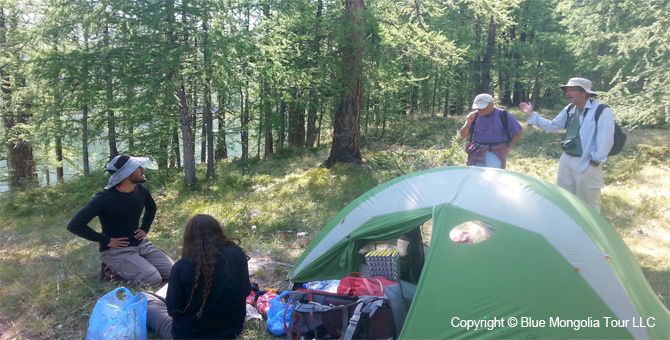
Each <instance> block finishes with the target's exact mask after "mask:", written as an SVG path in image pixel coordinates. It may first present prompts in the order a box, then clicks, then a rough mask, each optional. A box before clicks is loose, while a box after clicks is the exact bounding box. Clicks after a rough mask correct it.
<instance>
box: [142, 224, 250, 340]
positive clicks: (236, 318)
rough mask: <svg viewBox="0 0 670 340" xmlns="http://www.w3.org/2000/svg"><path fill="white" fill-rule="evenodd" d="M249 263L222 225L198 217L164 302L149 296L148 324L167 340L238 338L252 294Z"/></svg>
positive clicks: (187, 233) (186, 236)
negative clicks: (249, 297) (250, 294)
mask: <svg viewBox="0 0 670 340" xmlns="http://www.w3.org/2000/svg"><path fill="white" fill-rule="evenodd" d="M248 260H249V257H248V256H247V255H246V254H245V253H244V250H242V248H240V246H239V240H232V239H229V238H228V237H226V235H225V234H224V232H223V228H222V227H221V224H220V223H219V221H217V220H216V219H215V218H214V217H212V216H209V215H195V216H193V217H192V218H191V219H190V220H189V221H188V223H187V224H186V229H185V230H184V246H183V249H182V258H181V259H180V260H179V261H177V262H176V263H175V264H174V267H172V274H171V275H170V280H169V281H168V287H167V294H166V297H165V300H163V299H161V298H160V297H158V296H157V295H155V294H151V293H149V294H145V295H146V296H147V300H148V307H149V308H148V312H147V325H148V326H149V327H150V328H151V329H153V330H154V331H156V332H157V333H158V335H160V337H161V338H162V339H235V338H236V337H237V336H238V335H239V334H240V333H241V332H242V325H243V324H244V317H245V316H246V297H247V296H248V295H249V293H250V292H251V284H250V282H249V269H248V267H247V261H248Z"/></svg>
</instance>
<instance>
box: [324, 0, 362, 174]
mask: <svg viewBox="0 0 670 340" xmlns="http://www.w3.org/2000/svg"><path fill="white" fill-rule="evenodd" d="M364 8H365V4H364V3H363V0H346V2H345V18H346V22H347V24H348V25H347V27H349V28H351V31H350V32H348V33H349V34H348V42H347V44H346V46H345V47H344V48H343V51H344V53H345V57H344V65H343V70H342V75H343V77H344V79H343V90H344V92H343V94H342V97H341V99H340V102H339V106H338V110H337V112H336V113H335V123H334V131H333V146H332V149H331V150H330V157H328V160H326V162H325V164H324V165H325V166H326V167H328V168H330V167H332V166H333V165H335V163H339V162H341V163H362V161H363V157H362V156H361V144H360V128H361V127H360V120H361V101H362V99H363V67H362V66H363V30H364V22H363V15H361V14H362V13H361V12H362V11H363V10H364Z"/></svg>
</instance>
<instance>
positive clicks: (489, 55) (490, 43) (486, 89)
mask: <svg viewBox="0 0 670 340" xmlns="http://www.w3.org/2000/svg"><path fill="white" fill-rule="evenodd" d="M495 43H496V22H495V20H493V16H491V21H490V22H489V32H488V37H487V38H486V53H485V54H484V60H483V61H482V84H481V87H480V88H479V93H490V92H491V65H492V64H493V54H494V53H495Z"/></svg>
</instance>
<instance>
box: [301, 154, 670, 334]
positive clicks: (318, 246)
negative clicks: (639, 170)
mask: <svg viewBox="0 0 670 340" xmlns="http://www.w3.org/2000/svg"><path fill="white" fill-rule="evenodd" d="M430 223H432V228H431V229H430V230H428V232H430V233H431V235H430V237H429V238H428V237H426V239H425V241H428V240H429V241H430V242H429V245H428V246H425V247H424V246H422V247H421V249H422V250H423V251H421V252H420V253H421V255H422V256H425V261H423V259H421V261H416V259H413V258H412V257H413V256H414V257H419V256H418V255H416V252H411V251H410V252H405V253H406V254H405V259H404V260H405V261H404V262H402V261H401V263H409V264H407V265H406V266H408V267H412V266H416V263H419V264H420V265H421V267H420V268H419V270H420V276H412V275H411V274H412V270H415V269H416V268H409V269H407V268H406V270H405V271H404V272H405V274H402V275H401V276H402V277H403V281H402V287H403V290H404V291H405V292H408V297H410V298H411V305H410V307H409V311H408V313H407V318H406V320H405V322H404V325H403V328H402V332H401V333H400V335H399V338H400V339H452V338H580V339H582V338H589V339H594V338H597V339H624V338H635V339H648V338H652V339H669V338H670V313H669V312H668V310H667V309H666V308H665V307H664V306H663V304H662V303H661V302H660V300H659V299H658V298H657V296H656V295H655V294H654V292H653V291H652V289H651V287H650V286H649V284H648V283H647V281H646V279H645V277H644V275H643V274H642V271H641V270H640V268H639V267H638V265H637V263H636V260H635V258H634V256H633V254H632V253H631V251H630V250H629V249H628V247H627V246H626V244H625V243H624V242H623V241H622V240H621V238H620V237H619V235H618V234H617V233H616V231H615V230H614V229H613V228H612V227H611V225H610V224H609V223H608V222H607V221H606V220H605V219H604V218H603V217H602V216H600V215H599V214H598V213H597V212H595V211H594V210H593V209H592V208H591V207H589V206H587V205H586V204H584V203H583V202H582V201H581V200H580V199H578V198H577V197H576V196H574V195H572V194H570V193H568V192H567V191H565V190H563V189H561V188H559V187H558V186H556V185H554V184H551V183H548V182H546V181H543V180H540V179H537V178H533V177H530V176H527V175H524V174H521V173H516V172H512V171H505V170H500V169H491V168H478V167H447V168H439V169H433V170H428V171H423V172H418V173H414V174H410V175H406V176H402V177H399V178H396V179H394V180H391V181H389V182H387V183H384V184H382V185H380V186H378V187H376V188H374V189H372V190H370V191H369V192H367V193H365V194H364V195H362V196H360V197H359V198H357V199H356V200H355V201H353V202H352V203H350V204H349V205H347V207H346V208H345V209H343V210H342V211H341V212H339V213H338V214H337V215H336V216H335V218H333V219H332V220H331V221H330V222H329V223H328V224H327V225H326V226H325V227H324V228H323V230H322V231H321V232H320V233H319V234H318V235H316V237H315V239H314V240H313V241H312V242H311V243H310V245H309V247H308V248H307V249H306V250H305V252H304V253H303V254H302V256H301V257H300V259H299V260H298V261H297V262H296V264H295V266H294V267H293V269H292V271H291V272H290V273H289V275H288V280H289V282H291V283H302V282H307V281H315V280H324V279H337V278H341V277H343V276H345V275H347V274H348V273H350V272H354V271H363V272H365V270H366V268H365V264H364V262H365V261H364V260H362V257H361V254H362V253H363V252H364V251H365V250H366V249H369V248H366V247H369V246H370V245H371V244H374V245H375V247H376V245H377V243H376V242H382V241H384V240H385V241H388V240H394V239H396V240H399V239H401V238H402V237H404V236H406V235H409V234H411V233H412V231H414V230H417V228H422V229H421V230H423V231H424V233H426V226H427V225H429V224H430ZM422 225H423V227H421V226H422ZM472 225H476V226H480V227H482V228H481V230H483V232H482V234H484V235H485V237H480V238H479V240H477V241H481V242H471V241H472V240H473V237H465V238H459V236H462V235H460V234H466V236H468V235H469V236H472V233H473V230H472V229H467V228H466V229H459V228H463V226H469V227H468V228H471V227H472ZM464 230H465V232H464ZM382 243H383V242H382ZM380 244H381V243H380ZM389 244H390V243H389ZM399 244H400V242H398V243H396V245H399ZM412 263H413V264H412ZM406 273H409V274H406ZM404 280H407V281H404ZM412 281H413V282H412ZM409 292H411V293H409ZM409 295H411V296H409Z"/></svg>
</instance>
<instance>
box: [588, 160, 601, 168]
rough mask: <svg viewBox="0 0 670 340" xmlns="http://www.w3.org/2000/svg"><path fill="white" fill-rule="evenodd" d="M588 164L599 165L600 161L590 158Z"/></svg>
mask: <svg viewBox="0 0 670 340" xmlns="http://www.w3.org/2000/svg"><path fill="white" fill-rule="evenodd" d="M589 164H591V165H593V166H598V165H600V162H598V161H596V160H593V159H592V160H590V161H589Z"/></svg>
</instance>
